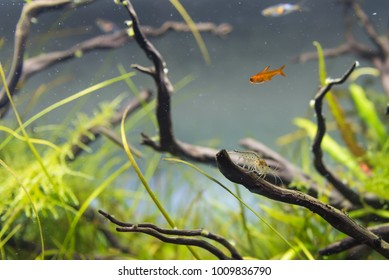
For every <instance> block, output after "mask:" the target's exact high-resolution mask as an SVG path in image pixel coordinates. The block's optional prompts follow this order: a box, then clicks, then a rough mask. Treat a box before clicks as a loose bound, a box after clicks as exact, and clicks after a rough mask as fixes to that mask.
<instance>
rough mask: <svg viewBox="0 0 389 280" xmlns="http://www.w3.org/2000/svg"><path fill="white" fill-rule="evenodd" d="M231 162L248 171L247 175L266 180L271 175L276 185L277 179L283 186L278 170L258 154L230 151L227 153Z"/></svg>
mask: <svg viewBox="0 0 389 280" xmlns="http://www.w3.org/2000/svg"><path fill="white" fill-rule="evenodd" d="M227 153H228V154H229V155H230V157H231V160H232V161H233V162H234V163H235V164H236V165H238V166H239V167H241V168H243V169H245V170H247V173H252V172H254V173H256V174H257V175H258V177H259V178H261V179H265V177H266V175H268V174H271V175H272V176H273V177H274V179H275V183H277V178H278V179H279V180H280V181H281V184H283V182H282V180H281V178H280V176H278V175H277V173H276V170H275V169H274V168H273V167H271V166H269V165H268V164H267V162H266V160H264V159H263V158H262V157H261V156H260V155H259V154H258V153H256V152H253V151H237V150H234V151H228V152H227Z"/></svg>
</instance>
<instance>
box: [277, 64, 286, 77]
mask: <svg viewBox="0 0 389 280" xmlns="http://www.w3.org/2000/svg"><path fill="white" fill-rule="evenodd" d="M284 68H285V65H282V66H281V67H280V69H279V71H280V75H281V76H284V77H286V75H285V73H284V72H283V71H282V70H284Z"/></svg>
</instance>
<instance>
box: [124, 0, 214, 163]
mask: <svg viewBox="0 0 389 280" xmlns="http://www.w3.org/2000/svg"><path fill="white" fill-rule="evenodd" d="M125 6H126V8H127V10H128V12H129V15H130V17H131V20H132V28H133V30H134V38H135V40H136V42H137V43H138V45H139V47H140V48H141V49H142V50H143V51H144V52H145V54H146V56H147V57H148V58H149V59H150V60H151V61H152V63H153V67H152V68H149V67H148V68H146V67H142V66H139V65H136V67H135V68H136V69H138V70H140V71H141V72H143V73H146V74H149V75H151V76H152V77H153V79H154V81H155V84H156V87H157V109H156V115H157V120H158V126H159V141H158V142H156V141H154V140H153V139H151V138H150V137H149V136H147V135H145V134H142V137H143V141H142V143H143V144H144V145H147V146H149V147H151V148H153V149H154V150H156V151H159V152H169V153H171V154H172V155H175V156H179V157H183V158H188V159H191V160H194V161H198V162H203V163H208V164H212V165H215V155H216V152H217V151H216V150H214V149H211V148H208V147H201V146H195V145H191V144H188V143H184V142H181V141H178V140H177V139H176V138H175V136H174V133H173V122H172V116H171V101H170V99H171V96H172V94H173V91H174V89H173V86H172V84H171V82H170V80H169V78H168V76H167V72H168V71H167V66H166V62H165V61H164V59H163V57H162V55H161V54H160V53H159V51H158V50H157V49H156V48H155V47H154V45H153V44H152V43H151V42H150V41H149V40H148V39H147V37H146V35H145V34H144V32H143V30H142V29H141V26H140V23H139V19H138V16H137V14H136V12H135V9H134V7H133V6H132V4H131V1H129V0H127V1H126V5H125Z"/></svg>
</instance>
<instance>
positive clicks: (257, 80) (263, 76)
mask: <svg viewBox="0 0 389 280" xmlns="http://www.w3.org/2000/svg"><path fill="white" fill-rule="evenodd" d="M269 68H270V66H267V67H265V69H263V70H262V71H261V72H259V73H258V74H255V75H254V76H252V77H251V78H250V83H252V84H262V83H264V82H267V81H270V80H271V79H272V78H273V77H274V76H275V75H278V74H279V75H282V76H284V77H286V75H285V73H284V72H282V70H283V69H284V68H285V65H282V66H281V67H280V68H278V69H275V70H270V71H269Z"/></svg>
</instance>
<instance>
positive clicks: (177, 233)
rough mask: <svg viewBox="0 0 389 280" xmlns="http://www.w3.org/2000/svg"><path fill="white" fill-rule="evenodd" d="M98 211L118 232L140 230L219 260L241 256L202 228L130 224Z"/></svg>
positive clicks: (222, 239)
mask: <svg viewBox="0 0 389 280" xmlns="http://www.w3.org/2000/svg"><path fill="white" fill-rule="evenodd" d="M99 213H100V214H101V215H103V216H104V217H105V218H107V219H108V220H109V221H110V222H111V223H113V224H115V225H117V226H119V227H118V228H116V230H117V231H118V232H140V233H145V234H148V235H151V236H153V237H155V238H158V239H159V240H161V241H163V242H166V243H171V244H177V245H187V246H195V247H199V248H203V249H205V250H207V251H208V252H210V253H211V254H213V255H214V256H216V257H217V258H218V259H220V260H231V259H234V260H241V259H243V258H242V256H241V255H240V254H239V253H238V251H237V250H236V249H235V248H234V247H233V246H232V245H231V244H230V243H229V242H228V241H227V240H226V239H224V238H223V237H221V236H219V235H216V234H213V233H211V232H209V231H207V230H204V229H197V230H185V229H164V228H160V227H158V226H156V225H154V224H149V223H142V224H132V223H124V222H121V221H119V220H117V219H115V218H114V217H113V216H111V215H109V214H107V213H105V212H104V211H102V210H99ZM191 237H202V238H205V239H209V240H212V241H215V242H217V243H219V244H220V245H222V246H223V247H224V248H225V249H227V250H228V251H229V252H230V254H231V256H227V255H226V254H224V253H223V252H222V251H221V250H220V249H218V248H217V247H215V246H214V245H212V244H211V243H209V242H207V241H206V240H202V239H197V238H191Z"/></svg>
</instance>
